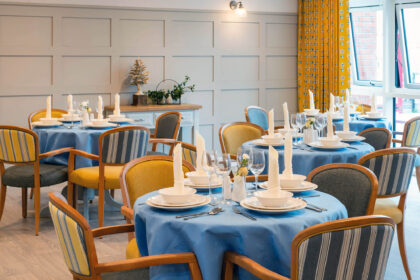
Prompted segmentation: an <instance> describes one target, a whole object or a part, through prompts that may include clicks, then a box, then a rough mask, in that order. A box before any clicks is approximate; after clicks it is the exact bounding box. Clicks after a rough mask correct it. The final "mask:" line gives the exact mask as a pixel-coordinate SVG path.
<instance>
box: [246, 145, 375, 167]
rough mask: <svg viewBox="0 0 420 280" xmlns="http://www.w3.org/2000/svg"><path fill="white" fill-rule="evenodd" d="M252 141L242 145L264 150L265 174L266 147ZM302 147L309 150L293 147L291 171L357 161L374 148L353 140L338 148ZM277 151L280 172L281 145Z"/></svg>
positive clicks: (281, 165) (266, 161)
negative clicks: (349, 146) (345, 146)
mask: <svg viewBox="0 0 420 280" xmlns="http://www.w3.org/2000/svg"><path fill="white" fill-rule="evenodd" d="M252 142H253V141H249V142H246V143H245V144H243V147H253V148H258V149H262V150H264V151H265V163H266V164H265V169H264V171H263V172H262V174H267V172H268V171H267V170H268V147H264V146H255V145H254V144H252ZM303 147H304V149H310V150H311V151H307V150H301V149H298V148H294V149H293V158H292V163H293V173H295V174H301V175H308V174H309V173H310V172H311V171H312V170H314V169H315V168H317V167H319V166H322V165H325V164H329V163H345V162H347V163H357V161H358V160H359V158H361V157H362V156H363V155H365V154H368V153H370V152H373V151H374V148H373V147H372V146H371V145H369V144H367V143H363V142H355V143H352V144H351V147H353V148H343V149H339V150H321V149H316V148H310V147H309V146H306V145H303ZM275 148H276V149H277V150H278V152H279V169H280V172H283V170H284V158H283V154H284V150H283V147H279V148H278V147H275Z"/></svg>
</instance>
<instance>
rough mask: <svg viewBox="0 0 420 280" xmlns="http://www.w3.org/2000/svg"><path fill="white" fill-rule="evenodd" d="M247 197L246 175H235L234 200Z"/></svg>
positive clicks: (238, 200)
mask: <svg viewBox="0 0 420 280" xmlns="http://www.w3.org/2000/svg"><path fill="white" fill-rule="evenodd" d="M244 198H246V188H245V177H244V176H235V177H234V179H233V190H232V200H233V201H237V202H240V201H241V200H242V199H244Z"/></svg>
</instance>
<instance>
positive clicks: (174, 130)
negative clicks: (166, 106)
mask: <svg viewBox="0 0 420 280" xmlns="http://www.w3.org/2000/svg"><path fill="white" fill-rule="evenodd" d="M181 119H182V115H181V113H179V112H166V113H164V114H162V115H160V116H159V117H158V118H157V119H156V128H155V137H156V138H169V139H176V138H177V137H178V132H179V126H180V124H181Z"/></svg>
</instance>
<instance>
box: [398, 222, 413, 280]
mask: <svg viewBox="0 0 420 280" xmlns="http://www.w3.org/2000/svg"><path fill="white" fill-rule="evenodd" d="M397 236H398V247H399V248H400V255H401V260H402V263H403V266H404V270H405V274H406V275H407V279H408V280H411V274H410V269H409V267H408V261H407V253H406V250H405V239H404V221H402V222H401V223H399V224H398V225H397Z"/></svg>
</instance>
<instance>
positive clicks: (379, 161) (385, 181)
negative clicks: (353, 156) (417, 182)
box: [359, 148, 416, 279]
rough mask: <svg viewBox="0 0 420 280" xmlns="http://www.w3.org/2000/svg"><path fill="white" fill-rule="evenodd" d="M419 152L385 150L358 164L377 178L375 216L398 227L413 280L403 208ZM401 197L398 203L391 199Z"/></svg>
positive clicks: (372, 154) (405, 259)
mask: <svg viewBox="0 0 420 280" xmlns="http://www.w3.org/2000/svg"><path fill="white" fill-rule="evenodd" d="M415 159H416V152H415V151H413V150H411V149H407V148H395V149H384V150H379V151H375V152H372V153H369V154H367V155H365V156H363V157H361V158H360V159H359V164H360V165H363V166H365V167H367V168H369V169H370V170H372V171H373V172H374V173H375V175H376V177H378V195H377V197H378V198H377V199H376V203H375V209H374V211H373V213H374V214H375V215H385V216H389V217H391V218H392V219H393V220H394V222H395V224H396V225H397V232H398V245H399V248H400V254H401V259H402V263H403V265H404V270H405V273H406V274H407V278H408V279H411V275H410V269H409V267H408V261H407V254H406V249H405V241H404V209H405V200H406V198H407V191H408V187H409V185H410V181H411V176H412V174H413V169H414V163H415ZM397 196H399V197H400V199H399V202H398V203H396V202H395V201H394V200H393V199H391V197H397Z"/></svg>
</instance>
